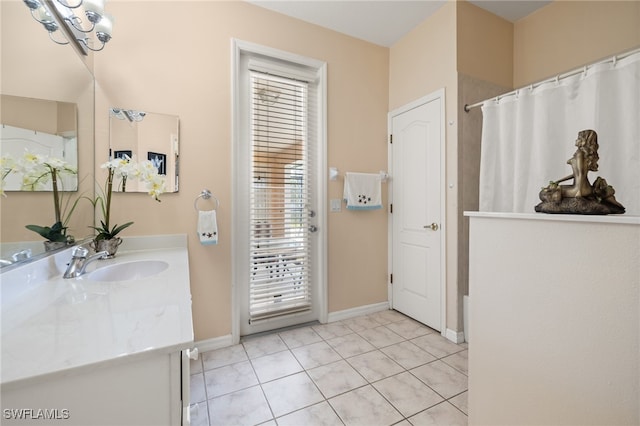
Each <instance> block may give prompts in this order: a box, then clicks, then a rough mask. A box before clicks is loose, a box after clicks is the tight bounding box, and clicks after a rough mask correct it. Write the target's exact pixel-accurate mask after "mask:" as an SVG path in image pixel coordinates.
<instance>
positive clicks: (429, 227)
mask: <svg viewBox="0 0 640 426" xmlns="http://www.w3.org/2000/svg"><path fill="white" fill-rule="evenodd" d="M423 228H424V229H431V230H432V231H437V230H438V228H439V226H438V224H437V223H435V222H433V223H432V224H431V225H425V226H423Z"/></svg>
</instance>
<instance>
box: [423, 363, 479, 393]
mask: <svg viewBox="0 0 640 426" xmlns="http://www.w3.org/2000/svg"><path fill="white" fill-rule="evenodd" d="M411 373H412V374H413V375H414V376H416V377H417V378H418V379H420V380H422V381H423V382H424V383H425V384H427V385H428V386H429V387H431V388H432V389H433V390H435V391H436V392H438V393H439V394H440V395H442V396H443V397H445V398H451V397H452V396H455V395H457V394H459V393H461V392H464V391H466V390H467V381H468V380H467V376H465V375H464V374H462V373H461V372H459V371H458V370H456V369H455V368H453V367H450V366H448V365H447V364H445V363H444V362H442V361H434V362H432V363H429V364H426V365H423V366H421V367H417V368H414V369H413V370H411Z"/></svg>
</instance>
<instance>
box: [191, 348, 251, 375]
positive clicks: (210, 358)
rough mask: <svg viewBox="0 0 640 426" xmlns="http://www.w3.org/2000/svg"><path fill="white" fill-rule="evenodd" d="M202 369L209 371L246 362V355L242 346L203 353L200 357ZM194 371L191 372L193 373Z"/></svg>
mask: <svg viewBox="0 0 640 426" xmlns="http://www.w3.org/2000/svg"><path fill="white" fill-rule="evenodd" d="M200 358H202V362H203V363H204V369H205V371H206V370H211V369H213V368H218V367H224V366H225V365H229V364H235V363H237V362H241V361H246V360H247V353H246V352H245V351H244V347H243V346H242V345H233V346H229V347H228V348H222V349H216V350H213V351H209V352H204V353H203V354H202V356H201V357H200ZM193 372H194V371H192V373H193Z"/></svg>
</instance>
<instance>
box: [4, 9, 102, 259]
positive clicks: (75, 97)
mask: <svg viewBox="0 0 640 426" xmlns="http://www.w3.org/2000/svg"><path fill="white" fill-rule="evenodd" d="M0 43H1V45H0V55H1V58H0V59H1V62H0V65H1V69H0V76H1V81H0V83H1V84H0V97H1V100H2V105H1V106H2V108H1V109H0V124H5V125H6V126H7V127H13V128H15V129H18V130H15V129H13V130H15V131H24V132H26V135H29V132H32V133H33V134H36V133H37V134H38V135H43V136H44V134H47V135H49V136H60V137H62V138H67V140H63V141H58V142H56V143H61V144H62V148H60V147H56V148H52V149H53V151H51V152H52V154H51V156H57V155H58V154H64V156H65V161H67V162H76V164H77V180H75V181H74V183H73V184H72V183H65V188H64V189H65V190H69V189H70V190H71V191H70V192H66V191H65V192H64V196H65V197H68V198H70V199H75V198H78V197H82V196H86V197H90V198H91V197H93V193H94V177H93V173H94V105H95V102H94V78H93V74H92V72H91V71H90V70H89V68H88V67H87V65H86V64H85V62H84V61H83V60H82V59H81V58H80V56H79V55H78V53H77V52H76V51H75V50H74V49H73V48H72V47H71V46H70V45H58V44H56V43H54V42H52V41H51V40H50V39H49V36H48V34H47V32H46V31H43V29H42V25H41V24H39V23H38V22H36V21H35V20H34V19H33V18H32V17H31V14H30V12H29V9H28V8H27V7H26V6H25V4H24V3H23V2H21V1H20V2H17V1H16V2H14V1H2V2H0ZM73 133H75V135H73ZM14 136H15V135H14ZM18 137H19V138H20V137H22V136H20V134H19V135H18ZM12 143H15V141H13V142H12ZM30 143H35V144H38V143H40V142H39V141H38V138H35V140H34V141H31V142H30ZM18 149H19V148H18ZM47 149H48V148H47ZM60 149H62V151H63V152H62V151H60ZM0 150H2V151H3V152H4V144H2V145H0ZM54 152H55V153H56V154H54ZM7 184H8V182H7ZM14 189H17V188H8V187H5V190H6V194H5V195H6V196H4V197H1V198H0V221H1V223H0V226H1V228H2V233H1V235H0V265H3V266H4V265H7V264H12V263H15V262H16V261H19V260H25V259H26V258H28V256H27V255H26V253H27V252H29V253H30V255H29V257H38V255H40V254H42V253H44V251H45V249H44V244H43V242H44V238H43V237H42V236H40V235H39V234H38V233H36V232H33V231H31V230H29V229H27V228H25V226H26V225H31V224H34V225H38V226H52V225H53V224H54V222H55V214H54V202H53V196H52V192H51V191H47V190H46V188H42V189H44V190H38V191H21V190H14ZM83 201H86V200H81V201H80V202H79V203H78V204H77V207H76V208H75V210H74V211H73V214H72V215H71V216H70V219H69V222H68V223H67V226H68V231H67V235H73V236H74V237H75V239H76V240H81V239H83V238H85V237H86V236H88V235H90V234H92V230H91V228H89V226H91V225H93V223H94V220H93V219H94V215H93V206H92V205H91V203H90V202H88V201H86V202H83Z"/></svg>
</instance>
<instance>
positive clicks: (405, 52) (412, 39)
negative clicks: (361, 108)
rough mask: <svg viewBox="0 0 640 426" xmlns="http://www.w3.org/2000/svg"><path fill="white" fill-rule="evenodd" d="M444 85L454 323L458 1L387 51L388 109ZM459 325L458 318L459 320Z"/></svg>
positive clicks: (452, 317) (449, 293) (450, 315)
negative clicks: (451, 123)
mask: <svg viewBox="0 0 640 426" xmlns="http://www.w3.org/2000/svg"><path fill="white" fill-rule="evenodd" d="M440 88H444V89H445V115H446V117H445V120H446V123H447V125H446V126H445V127H446V129H445V131H446V154H445V155H446V165H445V167H446V172H445V182H443V185H446V194H445V197H446V216H445V226H444V230H445V232H446V299H447V318H446V325H445V326H446V328H449V329H452V330H457V328H458V312H457V306H458V300H457V299H458V292H457V286H456V283H457V274H458V271H457V268H458V262H457V259H458V257H457V250H458V248H457V245H458V244H457V232H458V231H457V228H458V224H457V211H458V185H457V183H458V182H457V164H456V163H457V158H458V147H457V138H458V136H457V127H456V126H455V125H450V124H449V122H450V121H451V120H453V124H455V122H456V121H457V112H456V109H457V98H458V94H457V93H458V80H457V75H456V3H454V2H448V3H446V4H445V5H443V6H442V7H441V8H440V9H439V10H438V11H436V13H435V14H434V15H432V16H431V17H430V18H428V19H427V20H425V21H424V22H423V23H421V24H420V25H419V26H418V27H416V28H415V29H414V30H413V31H411V32H410V33H409V34H408V35H407V36H405V37H404V38H403V39H402V40H400V41H399V42H398V43H396V44H395V45H393V46H392V47H391V49H390V54H389V110H391V111H392V110H394V109H397V108H399V107H401V106H403V105H405V104H407V103H409V102H411V101H414V100H416V99H419V98H420V97H423V96H426V95H428V94H430V93H432V92H435V91H436V90H438V89H440ZM460 326H462V324H460Z"/></svg>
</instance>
